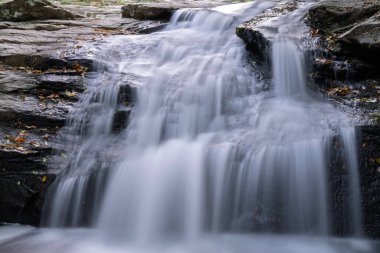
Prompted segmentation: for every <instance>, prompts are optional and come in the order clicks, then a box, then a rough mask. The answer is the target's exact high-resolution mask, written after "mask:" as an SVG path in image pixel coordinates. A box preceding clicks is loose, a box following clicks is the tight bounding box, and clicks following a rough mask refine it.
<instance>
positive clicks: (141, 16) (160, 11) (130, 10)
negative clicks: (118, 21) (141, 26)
mask: <svg viewBox="0 0 380 253" xmlns="http://www.w3.org/2000/svg"><path fill="white" fill-rule="evenodd" d="M222 4H225V3H223V2H222V1H213V3H210V2H194V1H187V2H184V1H181V2H180V3H178V1H177V2H174V1H172V2H161V3H143V4H141V3H132V4H127V5H125V6H123V7H122V16H123V18H134V19H138V20H147V19H150V20H165V21H168V20H170V18H171V17H172V15H173V13H174V12H175V11H176V10H179V9H183V8H211V7H216V6H218V5H222Z"/></svg>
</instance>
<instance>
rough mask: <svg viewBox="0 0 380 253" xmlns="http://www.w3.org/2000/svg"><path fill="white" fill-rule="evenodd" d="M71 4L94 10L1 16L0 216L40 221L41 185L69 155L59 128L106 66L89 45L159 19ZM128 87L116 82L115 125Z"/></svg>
mask: <svg viewBox="0 0 380 253" xmlns="http://www.w3.org/2000/svg"><path fill="white" fill-rule="evenodd" d="M14 2H19V3H23V4H24V3H26V2H33V1H28V0H22V1H13V2H11V3H14ZM41 2H46V1H41ZM8 3H9V2H8ZM74 7H75V8H74ZM74 7H72V8H73V9H80V10H81V12H83V13H92V12H93V13H95V14H96V15H100V17H99V18H97V17H96V15H95V17H93V15H92V16H91V18H83V19H79V20H48V21H29V22H17V23H16V22H8V21H7V22H2V21H0V29H1V31H0V48H1V50H0V118H1V121H0V223H2V222H10V223H22V224H29V225H39V224H40V219H41V212H42V206H43V202H44V199H45V196H46V191H47V188H48V187H49V186H50V184H51V183H52V181H53V180H54V179H55V177H56V175H57V174H58V173H60V172H61V171H62V169H63V168H64V165H65V164H66V163H67V158H66V155H65V153H64V150H65V149H64V147H63V143H62V141H63V140H62V139H63V137H62V135H61V134H60V133H61V128H62V126H64V125H65V122H66V120H67V119H68V117H69V116H68V115H69V113H70V112H71V111H73V110H74V108H75V106H76V103H77V101H79V100H80V99H81V97H82V93H83V92H85V91H86V88H87V85H88V83H89V82H91V78H92V76H93V75H94V73H93V72H95V71H97V70H98V69H100V68H102V70H103V71H107V70H106V69H105V68H104V66H105V64H104V63H102V62H98V61H96V60H93V58H92V55H93V53H92V51H91V50H92V48H93V45H94V44H96V45H97V46H100V44H101V43H102V42H103V40H104V38H105V37H107V36H111V35H116V34H136V33H139V32H140V31H143V30H146V29H154V27H157V26H161V23H159V22H153V21H137V20H133V19H128V20H126V19H122V18H121V17H120V9H119V8H118V9H117V12H118V13H117V14H115V9H114V7H110V8H109V9H101V8H96V7H88V8H90V9H85V7H76V6H74ZM105 8H107V7H105ZM2 10H3V9H2V7H1V9H0V16H1V11H2ZM131 93H132V90H131V88H130V87H129V85H128V84H125V85H123V86H122V87H121V90H120V98H119V99H120V101H119V102H120V104H122V105H124V106H120V108H118V110H117V112H116V115H115V122H114V126H113V129H114V131H120V130H121V129H123V128H125V127H126V125H127V123H128V122H127V117H128V115H129V113H130V110H131V107H132V106H133V104H131V103H128V102H130V101H131V100H132V94H131ZM64 138H68V139H69V140H70V138H73V136H64Z"/></svg>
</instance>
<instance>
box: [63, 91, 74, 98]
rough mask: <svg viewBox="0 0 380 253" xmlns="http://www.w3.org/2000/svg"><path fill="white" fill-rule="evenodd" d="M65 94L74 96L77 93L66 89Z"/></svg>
mask: <svg viewBox="0 0 380 253" xmlns="http://www.w3.org/2000/svg"><path fill="white" fill-rule="evenodd" d="M65 95H66V96H68V97H75V96H76V95H77V93H76V92H75V91H71V92H70V91H68V90H66V91H65Z"/></svg>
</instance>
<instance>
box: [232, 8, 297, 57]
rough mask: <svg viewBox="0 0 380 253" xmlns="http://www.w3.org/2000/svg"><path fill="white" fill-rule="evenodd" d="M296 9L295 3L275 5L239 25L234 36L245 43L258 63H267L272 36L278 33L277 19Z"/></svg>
mask: <svg viewBox="0 0 380 253" xmlns="http://www.w3.org/2000/svg"><path fill="white" fill-rule="evenodd" d="M296 8H297V3H296V2H295V1H285V2H280V3H277V4H276V5H275V6H274V7H273V8H271V9H268V10H266V11H265V12H263V13H262V14H260V15H258V16H256V17H254V18H253V19H251V20H249V21H247V22H244V23H243V24H240V25H239V26H238V27H237V28H236V34H237V36H239V37H240V38H241V39H243V41H244V42H245V44H246V46H247V49H248V50H249V52H250V53H251V54H252V56H253V57H254V58H256V59H258V60H259V61H264V62H266V63H267V64H268V63H269V60H270V59H269V58H270V57H269V56H270V53H271V52H270V48H271V43H272V41H273V38H274V36H275V35H276V34H277V33H278V27H279V24H278V22H277V21H278V18H279V17H280V16H283V15H286V14H288V13H290V12H292V11H294V10H295V9H296Z"/></svg>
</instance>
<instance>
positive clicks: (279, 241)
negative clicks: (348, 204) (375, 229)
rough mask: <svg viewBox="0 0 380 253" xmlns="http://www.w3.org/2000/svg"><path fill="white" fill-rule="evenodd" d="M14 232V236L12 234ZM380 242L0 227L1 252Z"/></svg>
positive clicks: (368, 248) (112, 252)
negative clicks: (160, 236) (148, 238)
mask: <svg viewBox="0 0 380 253" xmlns="http://www.w3.org/2000/svg"><path fill="white" fill-rule="evenodd" d="M11 234H13V238H10V237H9V235H11ZM379 250H380V244H379V243H378V242H374V241H368V240H362V239H354V238H349V239H347V238H346V239H342V238H333V237H330V238H327V237H308V236H284V235H281V236H279V235H269V234H260V235H258V234H240V235H239V234H224V235H204V236H202V238H200V239H197V240H190V241H187V242H183V243H178V242H171V241H162V242H161V243H159V244H155V245H138V244H132V245H131V244H127V245H126V244H123V243H121V242H118V243H115V242H113V241H105V240H104V238H103V237H102V236H100V235H99V234H97V233H96V232H95V231H94V230H89V229H35V228H30V227H22V226H8V227H2V228H0V252H1V253H31V252H33V253H52V252H55V253H87V252H89V253H90V252H91V253H137V252H138V253H162V252H167V253H236V252H239V253H306V252H307V253H376V252H379Z"/></svg>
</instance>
